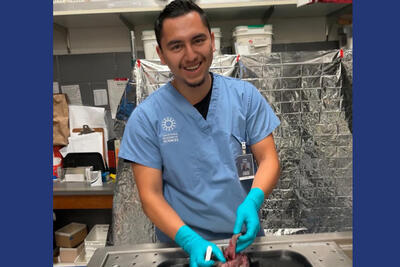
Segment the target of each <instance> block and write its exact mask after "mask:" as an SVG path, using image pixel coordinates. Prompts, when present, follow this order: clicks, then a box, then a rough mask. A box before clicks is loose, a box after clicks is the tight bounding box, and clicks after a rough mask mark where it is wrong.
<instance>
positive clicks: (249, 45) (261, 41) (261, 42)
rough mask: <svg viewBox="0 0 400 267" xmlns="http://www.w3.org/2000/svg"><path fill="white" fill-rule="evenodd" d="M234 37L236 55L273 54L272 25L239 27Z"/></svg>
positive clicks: (236, 28)
mask: <svg viewBox="0 0 400 267" xmlns="http://www.w3.org/2000/svg"><path fill="white" fill-rule="evenodd" d="M232 36H233V40H234V47H235V53H236V54H240V55H248V54H253V53H271V46H272V25H271V24H266V25H263V26H237V27H235V30H234V31H233V34H232Z"/></svg>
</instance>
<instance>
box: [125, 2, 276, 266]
mask: <svg viewBox="0 0 400 267" xmlns="http://www.w3.org/2000/svg"><path fill="white" fill-rule="evenodd" d="M155 32H156V37H157V42H158V46H157V53H158V55H159V57H160V59H161V62H162V63H163V64H166V65H168V67H169V68H170V70H171V72H172V73H173V75H174V76H173V79H172V81H171V82H169V83H167V84H166V85H164V86H162V87H161V88H159V89H158V90H157V91H155V92H154V93H153V94H151V95H150V96H148V97H147V98H146V99H145V101H143V102H142V103H141V104H140V105H138V106H137V107H136V109H135V110H134V112H133V113H132V115H131V117H130V118H129V120H128V123H127V125H126V128H125V132H124V136H123V139H122V144H121V149H120V152H119V157H121V158H124V159H126V160H129V161H131V162H132V168H133V173H134V177H135V182H136V185H137V187H138V190H139V195H140V199H141V202H142V207H143V210H144V212H145V214H146V215H147V216H148V217H149V218H150V220H151V221H152V222H153V223H154V224H155V226H156V234H157V237H158V239H159V240H160V241H161V242H173V241H175V242H176V243H177V244H178V245H179V246H181V247H182V248H183V249H184V250H185V251H186V252H187V253H188V254H189V256H190V265H191V266H211V265H213V264H214V261H213V260H210V261H205V259H204V257H205V253H206V250H207V247H208V246H211V247H212V252H213V254H214V255H215V257H216V258H217V259H218V260H219V261H222V262H225V258H224V257H223V254H222V252H221V250H220V249H219V248H218V247H217V246H216V245H215V244H214V243H212V242H210V241H209V240H216V239H227V238H230V237H231V236H232V234H237V233H240V232H242V233H243V234H242V236H241V237H240V238H239V240H238V243H237V251H238V252H239V251H242V250H244V249H245V248H246V247H248V246H249V245H250V244H251V243H252V242H253V241H254V239H255V237H256V236H257V235H263V231H262V229H260V222H259V218H258V211H259V209H260V207H261V205H262V203H263V201H264V197H265V196H268V194H270V193H271V191H272V189H273V187H274V186H275V184H276V183H277V180H278V177H279V161H278V156H277V153H276V150H275V144H274V139H273V136H272V131H273V130H274V129H275V128H276V127H277V126H278V125H279V123H280V122H279V120H278V118H277V117H276V116H275V114H274V113H273V111H272V109H271V107H270V106H269V105H268V103H267V102H266V100H265V99H264V98H263V97H262V96H261V94H260V93H259V92H258V91H257V89H256V88H255V87H254V86H253V85H251V84H250V83H247V82H244V81H241V80H237V79H233V78H228V77H223V76H220V75H217V74H214V73H211V72H209V68H210V65H211V62H212V59H213V51H214V49H215V45H214V34H213V33H211V31H210V26H209V23H208V21H207V18H206V15H205V14H204V12H203V10H202V9H200V8H199V7H198V6H197V5H196V4H194V3H192V2H190V1H183V0H175V1H173V2H171V3H170V4H168V5H167V6H166V7H165V9H164V10H163V11H162V12H161V13H160V15H159V17H158V19H157V21H156V23H155ZM242 145H244V146H245V145H250V148H251V151H252V153H253V155H254V157H255V159H256V161H257V163H258V170H257V172H256V174H255V177H254V181H253V183H252V188H251V190H250V192H249V194H247V192H246V191H245V190H244V188H243V186H242V185H241V182H240V180H239V177H238V169H237V168H236V159H237V157H238V156H240V155H241V154H242ZM239 166H240V165H239ZM246 195H247V196H246ZM242 228H243V229H242ZM172 240H173V241H172Z"/></svg>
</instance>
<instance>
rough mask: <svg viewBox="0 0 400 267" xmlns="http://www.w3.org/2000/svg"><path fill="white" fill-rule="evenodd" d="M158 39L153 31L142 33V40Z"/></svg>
mask: <svg viewBox="0 0 400 267" xmlns="http://www.w3.org/2000/svg"><path fill="white" fill-rule="evenodd" d="M152 39H154V40H155V39H156V33H155V31H153V30H148V31H142V40H152Z"/></svg>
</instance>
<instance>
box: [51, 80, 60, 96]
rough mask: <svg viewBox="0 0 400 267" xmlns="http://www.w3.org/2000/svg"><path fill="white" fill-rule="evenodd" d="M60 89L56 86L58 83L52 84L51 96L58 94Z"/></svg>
mask: <svg viewBox="0 0 400 267" xmlns="http://www.w3.org/2000/svg"><path fill="white" fill-rule="evenodd" d="M59 93H60V87H59V86H58V82H53V94H59Z"/></svg>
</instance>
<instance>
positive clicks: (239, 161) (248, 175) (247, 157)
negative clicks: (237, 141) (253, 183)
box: [236, 142, 255, 180]
mask: <svg viewBox="0 0 400 267" xmlns="http://www.w3.org/2000/svg"><path fill="white" fill-rule="evenodd" d="M241 145H242V155H240V156H238V157H237V158H236V168H237V171H238V175H239V180H247V179H254V173H255V170H254V166H255V165H254V158H253V154H246V142H241Z"/></svg>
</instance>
